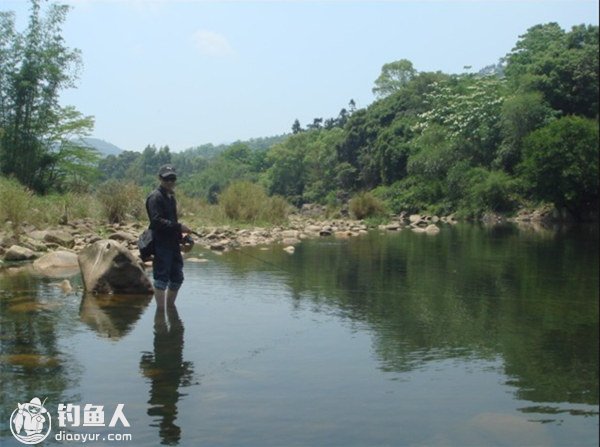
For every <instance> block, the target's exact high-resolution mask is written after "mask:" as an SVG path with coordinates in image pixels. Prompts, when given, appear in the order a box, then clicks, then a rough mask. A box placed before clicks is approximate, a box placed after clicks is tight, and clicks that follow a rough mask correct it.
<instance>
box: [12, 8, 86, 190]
mask: <svg viewBox="0 0 600 447" xmlns="http://www.w3.org/2000/svg"><path fill="white" fill-rule="evenodd" d="M68 10H69V7H68V6H65V5H56V4H51V5H50V6H49V8H48V10H47V13H46V15H45V17H42V13H41V0H31V15H30V17H29V24H28V27H27V30H26V31H25V32H24V33H20V32H18V31H16V29H15V18H14V14H13V13H9V12H0V56H1V57H0V129H1V130H0V171H1V172H2V174H4V175H14V176H15V177H16V178H17V179H18V180H19V181H20V182H22V183H23V184H25V185H27V186H29V187H31V188H33V189H35V190H36V191H39V192H45V191H46V190H48V189H49V188H50V187H52V186H56V185H53V184H52V181H53V180H54V179H56V175H55V173H56V172H57V165H59V164H61V163H62V167H61V168H60V169H58V170H61V169H62V170H63V171H64V170H65V169H69V168H70V167H71V168H72V167H74V166H75V165H77V163H76V162H75V160H77V159H79V160H81V161H82V162H83V163H84V164H86V163H87V161H89V157H88V155H86V154H84V152H85V150H86V149H85V148H84V147H79V148H78V151H77V153H78V154H79V155H76V154H75V155H76V156H74V153H73V143H71V142H70V141H69V137H72V136H83V135H87V134H88V133H89V132H90V131H91V129H92V127H93V120H92V118H91V117H84V116H83V115H81V114H80V113H79V112H77V111H76V110H75V109H74V108H73V107H61V106H60V104H59V94H60V92H61V91H62V90H63V89H65V88H70V87H73V86H74V81H75V79H76V77H77V70H78V68H79V67H80V65H81V60H80V53H79V51H78V50H72V49H69V48H68V47H66V46H65V44H64V39H63V38H62V36H61V31H62V29H61V27H62V24H63V23H64V21H65V18H66V15H67V12H68Z"/></svg>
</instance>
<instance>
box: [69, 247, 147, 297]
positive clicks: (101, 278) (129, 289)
mask: <svg viewBox="0 0 600 447" xmlns="http://www.w3.org/2000/svg"><path fill="white" fill-rule="evenodd" d="M77 260H78V262H79V268H80V269H81V276H82V277H83V283H84V285H85V289H86V290H87V291H88V292H93V293H115V294H117V293H118V294H151V293H154V289H153V287H152V284H151V283H150V280H149V279H148V277H147V276H146V274H145V273H144V269H143V268H142V266H141V265H140V263H139V261H138V260H137V258H136V257H135V256H133V254H132V253H131V252H130V251H129V250H128V249H127V248H126V247H124V246H123V245H121V244H120V243H119V242H117V241H113V240H106V239H104V240H101V241H97V242H94V243H93V244H92V245H89V246H87V247H86V248H84V249H83V250H81V252H80V253H79V256H78V257H77Z"/></svg>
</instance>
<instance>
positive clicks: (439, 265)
mask: <svg viewBox="0 0 600 447" xmlns="http://www.w3.org/2000/svg"><path fill="white" fill-rule="evenodd" d="M188 256H189V257H193V258H195V259H194V260H193V261H188V262H186V264H185V270H184V274H185V277H186V280H185V282H184V285H183V287H182V289H181V292H180V295H179V297H178V299H177V303H176V307H175V308H173V309H168V310H167V311H164V312H161V311H160V310H157V306H156V304H155V303H154V301H153V299H152V297H124V296H91V295H87V294H85V293H84V292H83V290H82V287H81V278H80V277H79V275H75V276H73V277H71V278H69V280H70V281H71V283H72V285H73V286H74V290H72V291H68V292H65V291H63V290H61V289H60V287H58V283H59V282H60V281H61V278H46V277H39V276H36V275H35V274H32V273H31V272H29V271H27V270H20V269H4V270H3V271H2V272H0V285H1V287H0V312H1V314H0V316H1V320H0V321H1V334H0V337H1V342H2V343H1V352H0V360H1V370H0V372H1V380H2V382H1V387H2V393H1V397H0V403H1V420H2V425H1V427H2V429H1V432H0V443H1V444H2V445H21V444H19V443H18V442H17V441H16V439H14V437H13V435H12V434H11V431H10V426H9V421H10V419H11V414H12V413H13V411H14V410H15V409H16V408H17V403H23V402H29V401H30V400H31V399H32V398H34V397H38V398H39V399H40V400H41V401H44V399H45V404H44V405H45V408H46V409H47V411H48V413H49V415H50V416H51V418H52V429H51V431H50V432H49V434H48V438H47V440H46V441H45V443H48V444H53V445H54V444H69V443H72V442H75V441H76V438H77V436H79V443H81V439H82V436H88V439H94V438H89V437H90V436H92V435H94V436H96V435H97V436H96V438H97V439H98V440H99V441H102V440H104V441H106V443H109V444H110V445H129V446H134V445H135V446H138V445H139V446H155V445H158V444H165V445H182V446H261V447H262V446H344V447H346V446H432V445H443V446H465V445H473V446H474V445H486V446H494V445H540V446H570V445H577V446H587V445H590V446H592V445H598V442H599V441H598V415H599V411H598V409H599V407H598V335H599V329H598V328H599V326H598V302H599V296H598V286H599V281H598V233H597V229H595V228H575V229H562V230H558V231H542V232H540V231H523V230H519V229H517V228H516V227H514V226H511V225H504V226H496V227H483V226H479V225H470V224H459V225H454V226H449V225H448V226H443V227H442V230H441V231H440V233H439V234H436V235H433V236H432V235H427V234H418V233H414V232H411V231H407V230H405V231H400V232H395V233H389V232H380V231H371V232H369V233H368V234H366V235H363V236H359V237H355V238H352V239H348V240H339V239H335V238H333V237H331V238H329V237H328V238H321V239H315V240H306V241H303V242H302V243H300V244H299V245H297V246H296V249H295V251H294V253H293V254H290V253H288V252H285V251H283V250H282V246H280V245H273V246H268V247H253V248H244V249H242V250H234V251H231V252H228V253H224V254H217V253H214V252H210V251H208V250H204V249H201V248H197V249H195V250H194V251H193V252H192V253H189V254H188ZM61 404H63V405H65V407H60V405H61ZM67 404H71V407H68V408H69V411H64V410H65V409H66V408H67V407H66V405H67ZM86 405H88V407H87V408H88V409H87V412H86V410H85V406H86ZM119 405H122V406H121V407H119ZM100 406H101V407H102V412H101V411H100V410H99V409H98V407H100ZM60 408H63V411H62V412H61V411H59V409H60ZM119 408H121V410H120V411H121V413H120V414H122V416H123V417H118V416H120V414H119V410H118V409H119ZM100 415H101V416H102V418H100ZM115 415H116V416H115ZM69 416H70V417H69ZM78 416H79V420H77V417H78ZM101 419H102V420H101ZM125 421H126V422H127V424H125ZM93 422H95V423H96V424H95V425H92V423H93ZM111 422H114V424H111ZM127 425H129V426H127ZM69 436H70V438H69ZM112 439H115V440H114V441H112V442H109V440H112ZM88 444H89V443H88ZM104 444H105V443H104V442H102V443H97V444H96V445H104Z"/></svg>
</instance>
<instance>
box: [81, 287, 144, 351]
mask: <svg viewBox="0 0 600 447" xmlns="http://www.w3.org/2000/svg"><path fill="white" fill-rule="evenodd" d="M150 301H152V295H94V294H92V293H86V294H84V296H83V298H82V300H81V307H80V309H79V315H80V318H81V321H83V322H84V323H85V324H87V325H88V326H89V327H90V328H91V329H93V330H94V331H95V332H96V333H98V334H99V335H101V336H103V337H107V338H110V339H112V340H119V339H121V338H122V337H123V336H125V335H126V334H127V333H129V332H130V331H131V330H132V329H133V328H134V327H135V323H136V322H137V321H138V320H139V319H140V317H141V316H142V314H143V313H144V311H145V310H146V308H147V307H148V304H149V303H150Z"/></svg>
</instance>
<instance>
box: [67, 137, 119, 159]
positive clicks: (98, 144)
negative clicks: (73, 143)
mask: <svg viewBox="0 0 600 447" xmlns="http://www.w3.org/2000/svg"><path fill="white" fill-rule="evenodd" d="M77 143H83V144H84V145H86V146H88V147H91V148H92V149H96V150H97V151H98V152H100V153H101V154H102V155H103V156H104V157H107V156H109V155H115V156H116V155H119V154H120V153H121V152H123V149H121V148H119V147H117V146H115V145H114V144H112V143H109V142H107V141H104V140H100V139H98V138H80V139H78V140H77Z"/></svg>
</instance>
